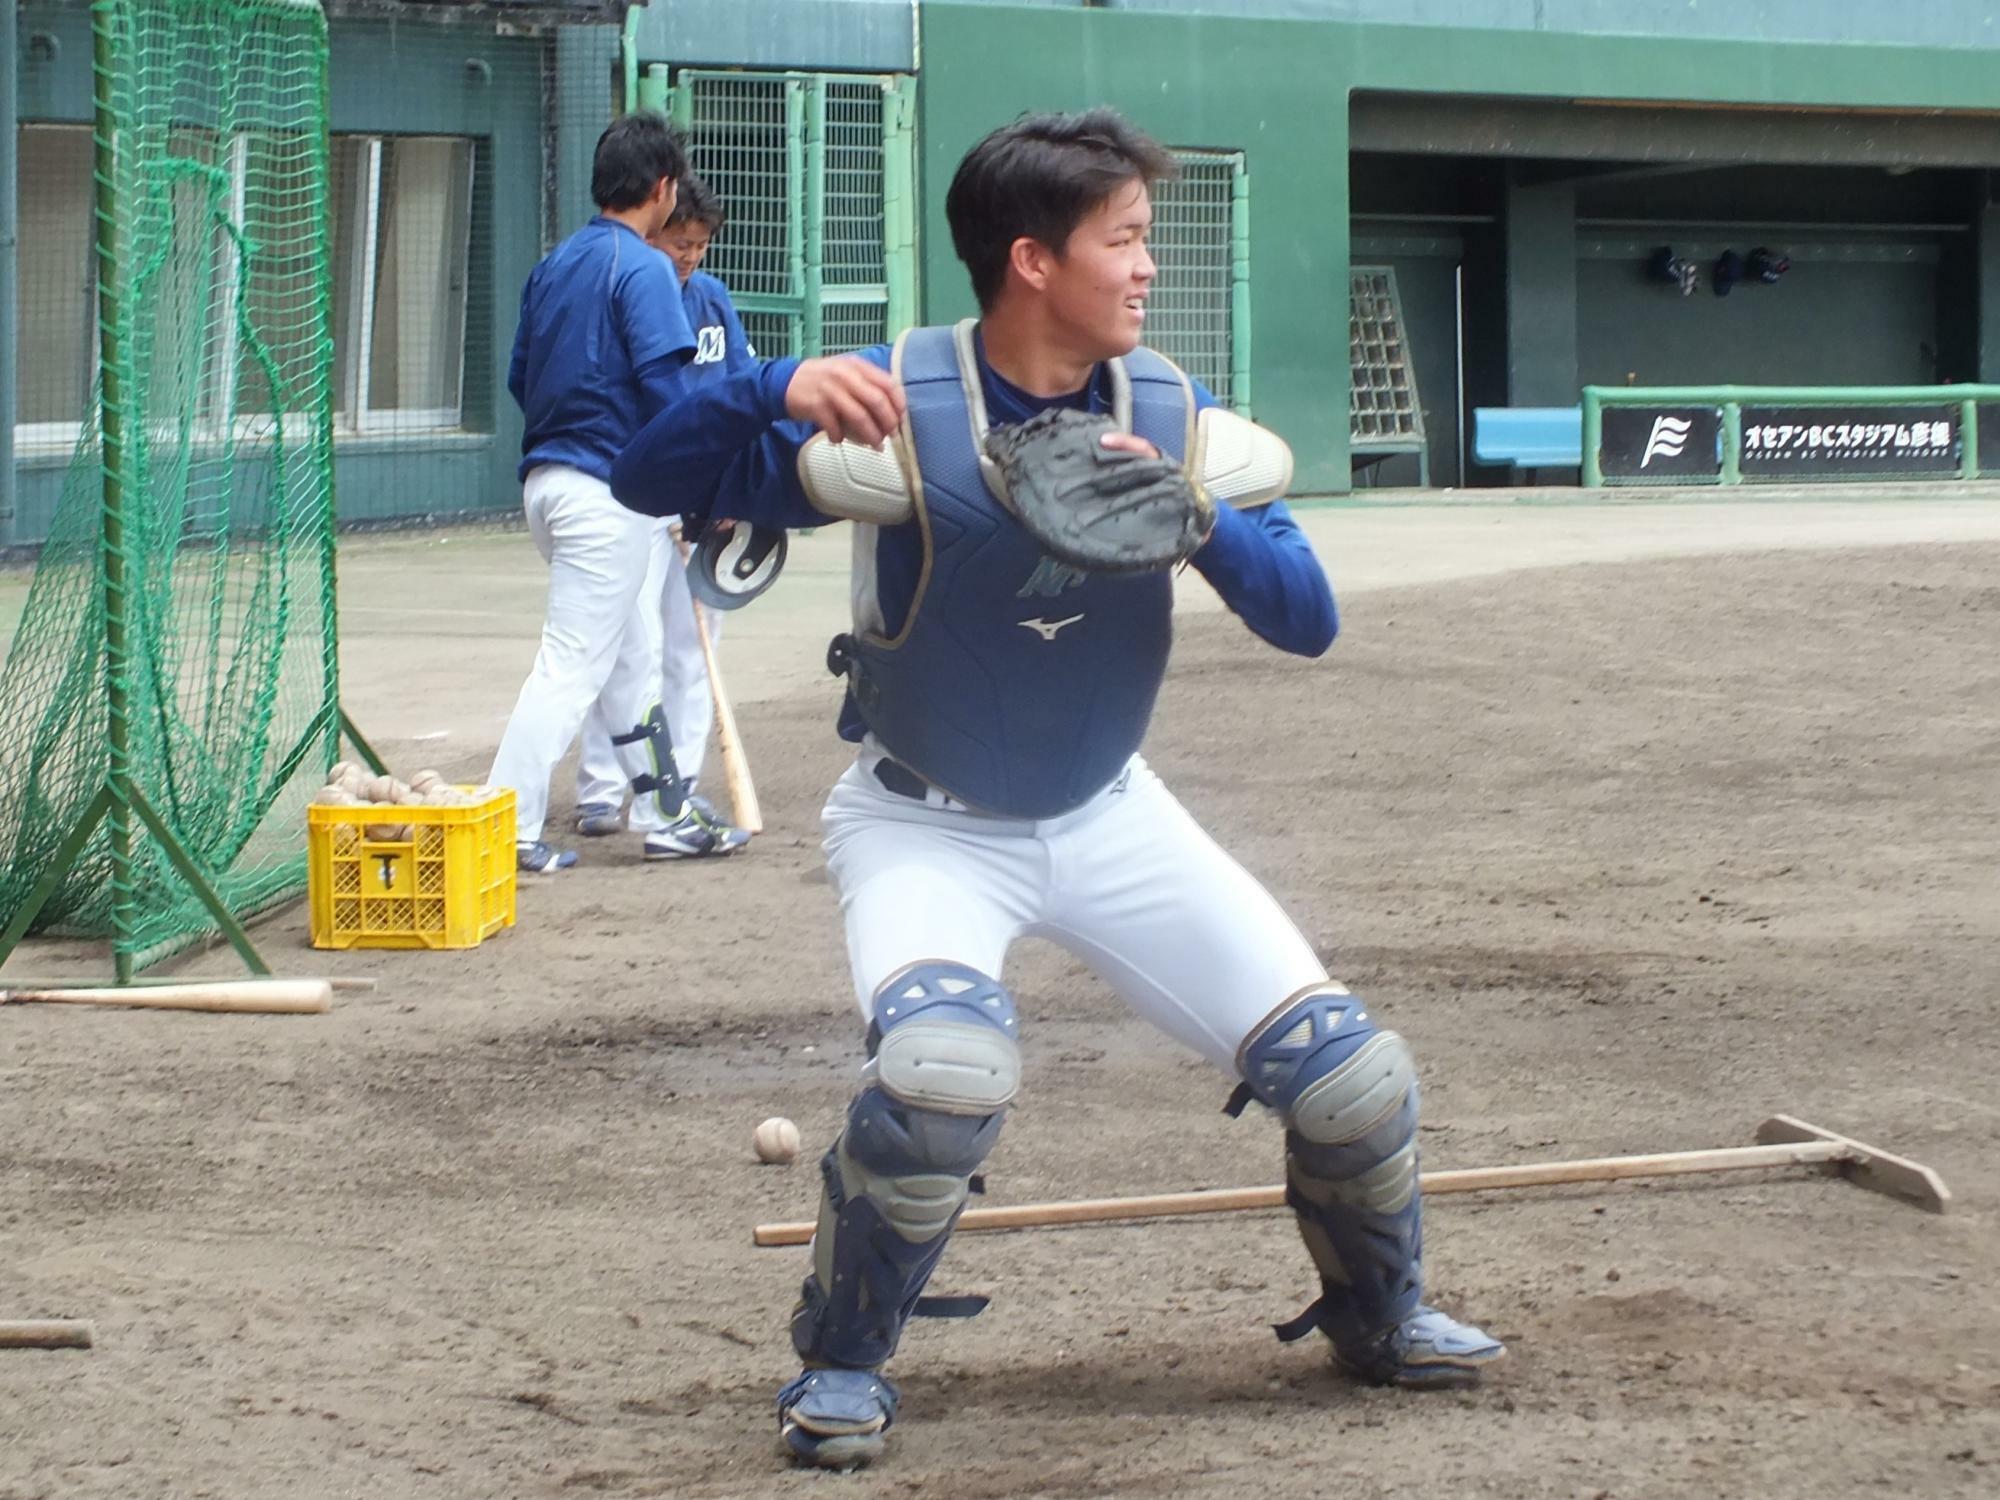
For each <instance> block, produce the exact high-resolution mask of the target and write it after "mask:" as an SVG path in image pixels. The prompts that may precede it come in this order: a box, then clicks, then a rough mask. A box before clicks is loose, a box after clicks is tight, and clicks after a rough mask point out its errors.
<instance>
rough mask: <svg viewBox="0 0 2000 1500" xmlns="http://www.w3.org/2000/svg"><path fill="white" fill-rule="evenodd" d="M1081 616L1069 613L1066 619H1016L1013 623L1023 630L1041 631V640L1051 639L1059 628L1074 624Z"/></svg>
mask: <svg viewBox="0 0 2000 1500" xmlns="http://www.w3.org/2000/svg"><path fill="white" fill-rule="evenodd" d="M1082 618H1083V616H1082V615H1071V616H1070V617H1069V618H1068V619H1067V620H1043V619H1034V620H1016V621H1015V622H1014V623H1015V624H1017V625H1019V626H1020V627H1021V628H1022V629H1023V630H1038V631H1040V632H1041V636H1042V639H1043V640H1045V641H1052V640H1054V639H1055V638H1056V632H1057V631H1058V630H1061V629H1062V628H1063V627H1064V626H1065V625H1074V624H1075V623H1076V622H1077V621H1078V620H1081V619H1082Z"/></svg>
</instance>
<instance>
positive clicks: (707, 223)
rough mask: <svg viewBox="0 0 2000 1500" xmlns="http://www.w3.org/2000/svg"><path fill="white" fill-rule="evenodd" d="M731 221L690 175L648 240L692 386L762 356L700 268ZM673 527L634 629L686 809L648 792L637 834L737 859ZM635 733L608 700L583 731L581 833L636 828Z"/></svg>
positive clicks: (651, 842)
mask: <svg viewBox="0 0 2000 1500" xmlns="http://www.w3.org/2000/svg"><path fill="white" fill-rule="evenodd" d="M724 219H725V215H724V213H723V208H722V204H721V202H720V200H718V199H717V198H716V196H715V194H714V193H713V192H711V191H710V189H709V187H708V184H707V183H705V182H704V181H702V179H701V178H700V177H699V176H697V175H696V174H695V173H692V172H690V173H688V174H687V175H686V176H684V177H682V178H681V180H680V184H679V189H678V194H677V197H676V200H675V203H674V211H673V213H672V215H670V216H669V217H668V219H667V222H666V225H665V227H664V228H662V229H661V230H660V232H659V233H658V234H656V235H653V236H652V237H651V239H650V241H649V243H650V244H651V245H652V246H653V248H654V249H656V250H658V251H660V252H661V253H662V254H664V255H665V256H666V257H667V259H668V260H669V261H671V262H672V263H673V267H674V270H675V272H676V274H677V275H678V277H679V281H680V299H681V305H682V307H683V309H684V310H685V311H686V313H687V322H688V327H689V328H691V329H692V330H693V331H694V338H695V351H694V358H693V359H692V360H691V361H690V362H689V363H688V366H687V371H686V375H687V379H688V381H689V382H690V384H691V385H699V384H702V383H704V382H707V381H710V380H714V379H717V378H719V377H721V376H723V375H728V374H735V373H739V372H741V371H743V370H744V369H747V368H748V367H749V366H750V365H752V364H753V363H755V361H756V357H757V355H756V351H755V350H753V349H752V348H751V347H750V340H749V338H748V337H747V336H745V334H744V332H743V323H742V320H741V319H739V318H738V317H737V316H736V307H735V304H734V303H732V302H731V301H730V300H729V289H728V288H727V287H725V286H724V285H723V284H722V282H721V281H720V280H718V279H717V278H716V277H714V276H711V275H709V274H708V273H707V272H705V271H703V270H702V269H701V263H702V261H703V260H704V259H706V258H707V255H708V249H709V245H710V244H711V243H712V242H713V240H714V238H715V235H716V233H717V231H719V230H720V229H721V228H722V225H723V223H724ZM669 525H670V522H668V521H661V522H656V523H655V525H654V532H653V537H652V543H651V545H652V552H651V556H650V560H649V562H648V565H647V569H646V583H645V586H644V588H643V589H642V590H641V591H640V596H639V597H640V603H641V606H642V608H641V612H640V618H639V619H638V620H637V621H636V622H635V624H634V626H633V627H632V628H634V629H638V630H641V631H642V632H643V633H644V634H645V636H646V638H647V639H646V649H647V653H648V654H649V655H652V656H656V657H658V658H659V662H660V684H659V704H660V710H661V714H662V716H663V717H664V719H665V731H664V734H665V738H666V740H667V742H668V743H669V744H670V746H671V749H672V752H673V764H674V769H675V770H676V771H677V772H678V776H679V786H680V788H681V791H680V793H678V794H671V793H670V796H669V800H670V801H677V802H678V803H679V807H678V809H676V808H675V807H670V806H666V807H663V806H662V805H661V799H660V797H659V796H658V795H657V794H654V793H647V792H641V793H639V794H637V795H636V796H634V797H633V799H632V811H631V818H630V825H629V826H630V827H631V828H632V829H633V830H634V831H635V832H638V833H641V834H643V835H644V836H645V837H644V841H643V845H642V847H643V849H644V852H645V857H646V858H647V859H689V858H699V857H702V856H713V855H721V854H733V853H735V852H736V851H737V850H738V849H740V848H742V847H743V846H744V845H745V844H747V843H748V842H749V841H750V835H749V834H748V833H747V832H745V831H744V830H743V829H741V828H737V827H735V826H734V825H733V824H731V823H729V822H728V821H727V820H726V819H724V818H723V817H722V816H721V815H720V814H719V813H717V812H716V810H715V807H714V805H713V804H712V803H710V802H709V800H708V799H707V798H706V797H703V796H701V795H700V794H699V793H697V792H696V791H695V787H696V784H697V782H698V780H699V778H700V776H701V763H702V760H703V757H704V754H705V752H706V750H707V748H708V736H709V732H710V731H711V730H712V729H713V728H714V726H715V696H714V692H713V689H712V688H711V687H710V685H709V680H708V665H707V661H706V658H705V657H704V655H703V652H702V649H701V637H700V635H699V634H697V630H696V625H695V615H694V598H693V596H692V595H691V594H690V593H689V592H688V585H687V569H686V567H685V566H684V565H683V563H682V561H681V553H680V548H679V547H677V546H676V545H675V544H674V539H673V536H672V534H671V532H670V531H669V529H668V527H669ZM648 602H652V603H656V604H657V609H646V608H644V606H645V605H646V604H647V603H648ZM703 619H704V623H705V625H706V627H707V630H708V639H709V645H710V647H711V648H714V647H716V646H718V645H719V644H720V642H721V639H722V621H723V612H722V611H720V610H712V609H711V610H706V611H704V612H703ZM631 727H632V726H631V725H629V724H626V723H622V722H621V719H620V711H619V705H617V704H613V703H610V702H608V701H606V700H605V699H603V698H600V699H599V700H598V702H597V704H596V706H595V707H594V708H593V709H592V711H591V715H590V718H589V720H588V721H587V722H586V723H585V724H584V729H583V751H582V754H581V755H580V756H579V758H578V760H577V767H576V831H577V832H578V833H580V834H583V835H584V836H586V837H590V838H596V837H602V836H604V835H607V834H615V833H618V832H619V831H620V830H622V829H623V828H625V827H626V826H627V822H626V819H625V816H624V814H623V811H622V809H623V804H624V800H625V792H626V789H627V785H628V782H627V778H626V774H625V770H624V767H623V766H621V765H620V763H619V759H618V753H617V749H616V747H615V745H614V743H613V741H614V737H615V736H617V735H619V734H622V733H624V732H625V731H627V730H629V729H630V728H631ZM668 784H669V786H671V785H672V784H673V783H672V782H671V780H670V781H669V783H668Z"/></svg>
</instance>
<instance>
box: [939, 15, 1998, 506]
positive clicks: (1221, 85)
mask: <svg viewBox="0 0 2000 1500" xmlns="http://www.w3.org/2000/svg"><path fill="white" fill-rule="evenodd" d="M922 15H923V31H922V53H921V63H920V69H919V78H920V86H919V123H918V140H919V150H920V160H921V176H922V187H921V192H922V201H923V207H924V218H923V232H922V237H921V238H922V250H923V272H924V275H923V286H924V303H923V306H924V312H925V316H926V317H927V319H930V320H943V319H949V318H954V317H958V316H961V315H963V314H965V313H967V312H969V311H970V310H971V305H972V299H971V296H970V293H969V291H968V290H967V288H966V284H965V279H964V275H963V272H962V271H961V270H960V268H959V266H958V265H957V263H956V261H955V260H954V259H953V257H952V254H951V242H950V235H949V233H948V231H947V228H946V225H945V223H944V216H943V199H944V187H945V185H946V184H947V183H948V182H949V180H950V175H951V172H952V169H953V168H954V166H955V165H956V163H957V161H958V158H959V157H960V156H961V155H962V154H963V153H964V151H965V150H966V148H967V147H968V146H969V145H971V144H972V142H973V141H975V140H976V139H978V137H979V136H980V135H981V134H983V133H984V132H985V131H986V130H988V129H990V128H992V126H993V125H994V124H996V123H998V122H1001V121H1005V120H1008V119H1012V118H1013V117H1014V116H1016V115H1017V114H1019V113H1021V112H1022V111H1024V110H1034V109H1077V108H1082V107H1085V106H1088V105H1091V104H1097V103H1109V104H1112V105H1115V106H1117V107H1118V108H1120V109H1122V110H1123V111H1125V112H1126V113H1127V114H1129V115H1130V116H1131V117H1132V118H1134V119H1135V120H1137V121H1138V122H1139V123H1140V124H1141V125H1143V126H1145V127H1146V128H1147V129H1148V130H1150V131H1152V132H1153V133H1154V134H1156V135H1157V136H1159V137H1160V138H1161V139H1163V140H1165V141H1167V142H1168V143H1170V144H1172V145H1174V146H1178V147H1199V148H1209V149H1217V150H1240V151H1242V152H1243V153H1244V154H1245V159H1246V162H1247V165H1248V170H1249V177H1250V181H1251V184H1252V203H1253V209H1252V220H1251V232H1250V267H1249V272H1250V275H1249V280H1250V318H1251V340H1250V343H1251V347H1252V349H1253V350H1254V354H1253V364H1252V374H1253V376H1254V379H1255V382H1256V390H1257V415H1258V418H1259V419H1260V420H1261V421H1265V422H1268V423H1269V424H1270V425H1272V426H1273V427H1275V428H1277V429H1279V430H1280V431H1282V432H1284V433H1285V435H1286V436H1287V437H1288V438H1289V439H1290V440H1291V442H1292V444H1293V446H1294V448H1295V449H1296V450H1297V453H1298V458H1299V482H1300V488H1301V489H1311V490H1317V491H1321V492H1339V491H1344V490H1346V489H1347V488H1348V485H1349V480H1350V467H1349V451H1348V390H1347V386H1348V362H1347V352H1346V351H1347V323H1348V306H1347V303H1348V271H1349V266H1350V262H1351V260H1352V259H1353V257H1352V255H1351V254H1350V243H1349V217H1350V209H1351V204H1350V190H1349V153H1350V151H1351V150H1352V149H1355V148H1356V146H1357V145H1371V146H1378V147H1379V148H1382V149H1396V150H1409V151H1419V152H1420V151H1432V152H1454V151H1457V152H1464V151H1466V150H1468V149H1472V150H1475V151H1476V152H1477V153H1478V154H1481V155H1484V156H1488V157H1492V158H1494V159H1496V160H1505V159H1507V158H1509V157H1518V158H1520V159H1523V160H1532V161H1537V162H1540V161H1547V160H1550V159H1556V160H1577V161H1586V162H1588V161H1591V160H1597V161H1603V162H1608V161H1614V160H1623V161H1627V162H1632V161H1638V160H1641V159H1644V158H1648V157H1650V158H1652V159H1654V160H1655V161H1656V162H1657V161H1675V160H1688V161H1694V160H1700V159H1704V157H1703V153H1710V154H1709V156H1708V157H1706V158H1705V159H1710V160H1717V161H1720V160H1728V159H1732V158H1731V156H1730V153H1737V154H1736V155H1735V156H1734V157H1733V159H1735V160H1738V161H1746V162H1758V161H1763V162H1778V163H1797V164H1801V165H1804V164H1808V163H1810V164H1816V165H1826V166H1839V165H1857V166H1858V165H1881V166H1884V167H1898V168H1899V167H1903V166H1910V165H1916V166H1919V167H1923V166H1932V165H1935V166H1938V167H1949V168H1953V169H1955V170H1960V171H1963V172H1966V173H1968V174H1973V175H1980V174H1983V172H1984V169H1986V168H1990V167H2000V149H1996V148H2000V128H1996V127H2000V115H1995V116H1990V117H1987V118H1959V117H1957V116H1955V115H1954V113H1953V112H1982V113H1983V112H1986V111H1994V110H2000V85H1996V84H1995V82H1994V78H1995V76H1996V68H1995V63H1996V61H2000V59H1996V56H1995V53H1994V52H1993V51H1991V50H1969V49H1968V50H1946V49H1942V48H1928V47H1894V46H1881V45H1870V46H1866V47H1862V46H1841V45H1810V44H1797V43H1773V42H1764V41H1752V40H1728V41H1718V40H1707V41H1694V40H1682V39H1677V38H1672V37H1662V36H1657V35H1656V36H1647V37H1614V36H1585V35H1577V34H1552V33H1546V32H1536V31H1502V30H1474V29H1458V28H1445V27H1405V26H1384V25H1361V24H1345V23H1342V22H1339V21H1312V20H1307V21H1282V20H1257V19H1245V18H1242V17H1240V16H1209V15H1179V14H1175V15H1163V14H1147V13H1139V12H1131V11H1123V10H1109V9H1102V8H1095V7H1092V8H1078V9H1074V10H1072V9H1049V8H1043V7H1036V8H1023V9H1016V8H1011V7H995V6H990V5H968V4H951V3H942V0H927V3H926V4H925V5H924V6H923V12H922ZM1357 96H1359V97H1358V99H1357ZM1537 101H1542V102H1545V103H1546V104H1547V105H1549V106H1554V107H1552V108H1547V109H1542V108H1539V107H1537ZM1690 106H1714V107H1716V108H1714V109H1703V108H1698V107H1693V108H1691V107H1690ZM1745 106H1752V107H1757V109H1758V110H1760V111H1779V112H1776V113H1771V114H1769V115H1768V116H1767V115H1765V114H1763V113H1755V114H1752V113H1749V112H1747V111H1746V110H1745V109H1744V107H1745ZM1724 110H1727V111H1729V112H1730V114H1729V116H1728V117H1726V118H1725V117H1724V116H1723V113H1722V112H1723V111H1724ZM1811 110H1827V111H1864V110H1865V111H1870V112H1878V113H1871V114H1870V115H1869V116H1868V117H1867V118H1865V119H1857V118H1855V117H1852V116H1848V117H1842V116H1840V115H1828V116H1821V117H1814V116H1811V115H1805V114H1800V113H1797V112H1798V111H1811ZM1883 111H1887V112H1891V113H1893V114H1896V115H1898V116H1899V118H1897V119H1894V120H1887V119H1884V118H1883V117H1882V116H1881V114H1880V113H1879V112H1883ZM1905 112H1907V118H1903V117H1901V116H1903V115H1904V113H1905ZM1927 114H1928V118H1926V115H1927ZM1357 121H1358V122H1360V126H1361V128H1362V130H1363V133H1364V139H1363V140H1362V141H1360V142H1357V140H1356V138H1355V136H1356V128H1357V127H1356V122H1357ZM1723 132H1726V134H1723ZM1989 156H1990V158H1991V159H1990V160H1989V159H1987V158H1988V157H1989ZM1981 180H1982V181H1983V180H1984V179H1983V175H1981ZM1511 196H1513V198H1514V199H1515V201H1514V202H1513V204H1511V205H1510V210H1509V212H1508V214H1507V215H1506V216H1505V219H1504V223H1503V226H1502V233H1503V237H1504V239H1505V240H1506V241H1508V242H1510V243H1509V244H1508V245H1507V246H1506V248H1507V249H1508V250H1509V251H1510V252H1511V254H1509V255H1508V256H1506V257H1505V258H1503V259H1502V261H1501V262H1500V264H1501V265H1502V266H1503V269H1504V283H1503V285H1502V286H1501V287H1498V288H1494V289H1493V290H1494V291H1497V292H1500V293H1501V294H1502V295H1501V296H1500V297H1498V298H1497V299H1494V298H1488V299H1487V300H1488V302H1489V304H1491V303H1492V302H1494V301H1496V300H1497V302H1498V309H1497V311H1495V310H1494V308H1493V307H1492V306H1491V305H1489V307H1488V309H1487V316H1489V317H1491V316H1497V317H1499V318H1501V319H1503V320H1504V324H1505V327H1504V335H1505V347H1506V350H1507V368H1506V369H1505V370H1504V371H1502V372H1500V377H1501V386H1502V389H1501V391H1500V392H1499V393H1497V394H1498V395H1499V397H1500V399H1503V400H1504V399H1513V400H1515V401H1516V403H1517V404H1521V403H1522V402H1524V401H1525V400H1527V399H1533V400H1537V401H1541V400H1550V399H1552V398H1555V397H1558V396H1560V397H1561V398H1562V399H1563V400H1564V402H1565V404H1567V403H1568V402H1574V401H1575V400H1576V399H1577V385H1578V383H1579V376H1578V361H1579V359H1580V358H1583V357H1594V356H1593V355H1592V350H1593V349H1594V348H1595V346H1593V345H1590V344H1589V343H1588V342H1587V341H1585V340H1582V339H1581V338H1580V337H1579V333H1578V331H1577V329H1576V327H1575V323H1576V320H1577V317H1578V308H1579V298H1580V297H1583V296H1587V295H1588V294H1589V291H1590V285H1591V282H1592V279H1593V277H1594V275H1595V274H1596V273H1593V272H1591V271H1589V270H1588V269H1586V271H1585V273H1584V274H1583V276H1582V277H1581V278H1579V271H1578V266H1579V259H1578V255H1577V252H1576V226H1575V209H1574V205H1573V203H1571V202H1569V201H1568V200H1567V198H1566V190H1565V189H1564V187H1563V186H1562V179H1561V177H1560V176H1559V175H1558V176H1556V177H1554V178H1553V179H1552V180H1550V181H1547V182H1544V181H1542V180H1540V179H1539V177H1538V175H1537V174H1535V173H1532V172H1529V173H1524V174H1522V175H1521V176H1520V178H1519V179H1518V181H1517V182H1516V183H1515V184H1514V185H1513V191H1512V194H1511ZM1961 218H1962V222H1963V225H1964V231H1965V236H1966V242H1967V243H1968V244H1969V245H1970V246H1971V249H1970V254H1971V256H1972V257H1973V262H1974V263H1973V264H1972V266H1971V267H1969V268H1959V270H1958V271H1957V272H1956V273H1955V275H1956V277H1957V280H1956V281H1955V282H1954V283H1953V284H1955V285H1959V286H1961V287H1962V288H1963V291H1964V304H1962V305H1960V306H1959V307H1958V308H1957V314H1958V316H1957V322H1958V323H1959V325H1960V327H1961V330H1962V332H1961V335H1960V336H1961V337H1962V338H1964V339H1965V340H1966V341H1967V343H1968V345H1969V349H1968V351H1967V352H1966V353H1965V354H1964V356H1963V360H1962V362H1963V363H1964V364H1966V365H1969V366H1970V368H1968V369H1966V371H1965V373H1966V374H1967V375H1971V376H1980V375H1991V374H1993V373H1994V366H1995V363H1996V360H2000V325H1996V320H2000V275H1996V271H1995V267H1996V265H2000V244H1996V235H1995V234H1994V233H1993V230H1994V228H1995V224H1994V213H1993V210H1992V209H1991V208H1990V207H1988V206H1986V203H1985V201H1984V198H1982V199H1981V201H1979V202H1976V203H1975V202H1972V201H1970V200H1968V201H1967V202H1966V204H1965V205H1964V208H1963V213H1962V215H1961ZM1744 248H1748V247H1747V246H1746V247H1744ZM1588 264H1589V263H1587V262H1586V263H1585V265H1586V267H1587V266H1588ZM1580 280H1581V283H1582V285H1581V286H1580V285H1579V282H1580ZM1472 291H1473V289H1470V288H1469V289H1468V295H1469V296H1470V295H1471V294H1472ZM1702 295H1703V296H1707V295H1708V294H1707V293H1706V292H1705V291H1704V292H1703V293H1702ZM1738 295H1741V296H1748V295H1750V293H1749V292H1748V291H1747V290H1746V291H1745V292H1741V293H1739V294H1738ZM1909 295H1915V294H1913V293H1912V294H1909ZM1948 321H1950V320H1946V319H1940V320H1939V327H1940V329H1941V330H1942V329H1943V328H1944V327H1945V324H1946V323H1947V322H1948ZM1580 343H1581V344H1583V345H1584V348H1583V349H1582V350H1581V351H1580V350H1579V344H1580ZM1474 399H1475V400H1478V399H1482V398H1481V397H1480V396H1475V398H1474Z"/></svg>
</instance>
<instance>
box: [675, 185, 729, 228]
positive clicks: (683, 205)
mask: <svg viewBox="0 0 2000 1500" xmlns="http://www.w3.org/2000/svg"><path fill="white" fill-rule="evenodd" d="M728 218H729V215H728V214H726V213H724V212H723V209H722V200H721V199H720V198H718V197H716V196H715V189H713V188H711V187H710V186H709V185H708V184H707V183H705V182H703V181H702V180H701V174H700V173H699V172H689V173H687V174H686V175H684V176H683V177H682V178H681V185H680V195H679V196H678V197H677V198H675V199H674V211H673V213H672V214H671V215H670V216H669V217H668V219H667V228H669V229H672V228H673V227H674V226H675V225H676V224H706V225H707V226H708V232H709V233H710V234H714V233H716V232H717V231H719V230H720V229H721V228H722V226H723V224H724V223H725V222H727V220H728Z"/></svg>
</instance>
